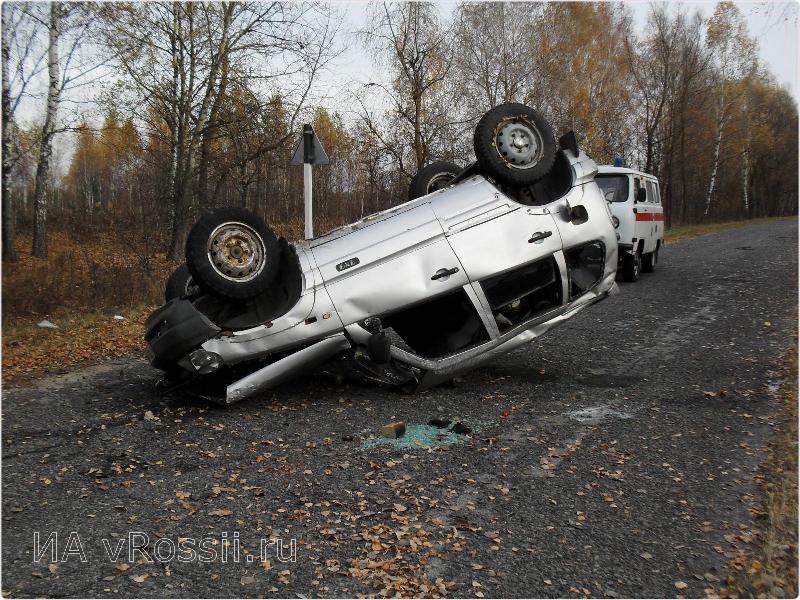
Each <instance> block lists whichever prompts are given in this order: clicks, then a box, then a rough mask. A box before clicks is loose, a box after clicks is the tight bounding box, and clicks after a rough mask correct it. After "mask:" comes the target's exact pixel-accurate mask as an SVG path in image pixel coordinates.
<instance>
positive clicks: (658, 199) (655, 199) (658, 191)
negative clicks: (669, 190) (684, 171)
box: [653, 181, 661, 204]
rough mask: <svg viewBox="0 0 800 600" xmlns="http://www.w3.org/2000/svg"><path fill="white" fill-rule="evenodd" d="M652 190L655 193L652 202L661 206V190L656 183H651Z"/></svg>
mask: <svg viewBox="0 0 800 600" xmlns="http://www.w3.org/2000/svg"><path fill="white" fill-rule="evenodd" d="M653 190H654V191H655V193H656V195H655V196H653V202H655V203H656V204H661V188H660V186H659V185H658V181H654V182H653Z"/></svg>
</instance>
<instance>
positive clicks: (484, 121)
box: [473, 103, 557, 186]
mask: <svg viewBox="0 0 800 600" xmlns="http://www.w3.org/2000/svg"><path fill="white" fill-rule="evenodd" d="M515 126H516V127H515ZM531 135H532V136H534V137H535V138H536V139H535V140H531V139H530V136H531ZM510 139H514V140H517V139H519V140H522V141H521V142H520V143H524V142H525V141H527V142H529V143H527V144H526V145H525V146H518V145H516V144H515V146H514V147H513V148H514V150H513V154H512V155H511V156H509V152H511V151H512V150H511V148H512V146H511V145H510V143H509V142H508V140H510ZM531 141H535V142H536V145H535V146H534V145H533V144H532V143H530V142H531ZM473 144H474V147H475V157H476V158H477V160H478V165H479V166H480V167H481V169H482V170H483V171H484V172H485V173H486V174H487V175H489V176H490V177H493V178H495V179H497V180H498V181H499V182H501V183H506V184H509V185H522V186H528V185H533V184H534V183H536V182H537V181H539V180H540V179H541V178H542V177H544V176H545V175H547V174H548V173H549V172H550V169H552V167H553V164H554V163H555V160H556V152H557V147H556V140H555V136H554V135H553V129H552V128H551V127H550V124H549V123H548V122H547V121H546V120H545V119H544V117H542V115H540V114H539V113H538V112H537V111H535V110H534V109H532V108H531V107H530V106H525V105H524V104H517V103H509V104H501V105H500V106H496V107H495V108H493V109H492V110H490V111H489V112H487V113H486V114H485V115H483V117H482V118H481V120H480V121H479V122H478V125H477V127H475V136H474V138H473ZM504 147H505V148H504Z"/></svg>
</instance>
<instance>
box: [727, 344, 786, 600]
mask: <svg viewBox="0 0 800 600" xmlns="http://www.w3.org/2000/svg"><path fill="white" fill-rule="evenodd" d="M793 341H794V345H793V346H792V348H791V349H790V350H789V351H787V353H786V354H785V355H784V357H783V360H782V361H781V362H782V364H781V368H780V374H781V379H782V383H781V386H780V388H779V390H778V392H777V394H776V397H775V398H776V408H777V414H776V416H775V421H776V425H777V426H776V427H775V436H774V438H773V440H772V441H771V442H770V444H769V447H768V449H767V457H766V459H765V460H764V461H763V462H762V463H761V465H760V467H759V474H758V481H759V487H760V488H761V497H762V506H761V507H760V512H759V514H760V515H761V519H760V521H761V522H760V523H759V530H760V534H759V536H758V537H757V538H756V543H755V544H754V546H753V547H752V550H751V553H750V556H749V557H748V558H749V566H748V567H747V568H746V569H744V570H742V571H741V572H740V573H739V574H738V576H737V577H736V579H735V583H734V585H733V586H731V587H732V588H734V590H735V591H736V594H731V591H734V590H731V587H729V588H728V595H733V596H734V597H736V596H738V597H740V598H796V597H797V594H798V588H797V565H798V562H797V561H798V554H797V545H798V520H797V510H798V504H797V503H798V494H797V492H798V487H797V486H798V477H797V469H798V420H797V419H798V386H797V367H798V363H797V334H795V337H794V340H793Z"/></svg>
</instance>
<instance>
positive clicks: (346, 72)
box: [321, 0, 800, 113]
mask: <svg viewBox="0 0 800 600" xmlns="http://www.w3.org/2000/svg"><path fill="white" fill-rule="evenodd" d="M339 4H340V6H342V8H343V9H344V11H345V14H346V18H345V22H344V24H343V27H342V28H343V30H347V29H349V30H351V31H353V30H358V29H361V28H363V27H365V26H366V24H367V23H366V20H367V11H366V10H365V9H366V3H365V2H359V1H351V2H341V3H339ZM437 4H438V5H439V7H440V11H441V12H442V14H443V16H445V17H446V16H449V15H450V14H452V12H453V9H454V8H455V6H456V5H457V3H456V2H452V1H444V2H438V3H437ZM625 4H626V5H627V6H628V7H629V8H630V9H631V12H632V14H633V20H634V29H635V31H636V32H637V33H639V32H641V31H643V29H644V28H645V25H646V22H647V15H648V12H649V11H650V7H651V4H652V3H651V2H648V1H644V0H638V1H630V2H625ZM670 4H674V5H676V8H678V6H683V7H685V8H686V9H688V10H689V11H691V12H694V11H700V13H701V14H702V15H703V17H705V18H708V17H709V16H711V14H712V13H713V11H714V7H715V6H716V1H714V0H708V1H705V2H670ZM735 4H736V5H737V6H738V7H739V9H740V10H741V11H742V14H744V16H745V18H746V19H747V23H748V28H749V29H750V34H751V35H752V36H753V37H755V38H756V39H757V40H758V45H759V54H760V57H761V60H762V61H763V62H764V63H766V65H768V67H769V70H770V71H771V72H772V74H773V75H774V76H775V78H776V80H777V81H778V83H779V84H781V85H785V86H786V87H787V88H788V89H789V90H790V92H791V94H792V96H793V97H794V99H795V101H797V100H798V98H800V90H798V73H797V70H798V54H797V53H798V46H797V38H798V18H797V14H798V10H797V8H798V5H797V4H796V3H795V2H735ZM376 77H380V73H375V71H374V69H373V68H372V63H371V61H370V60H369V57H367V56H366V55H365V52H364V49H363V47H362V46H361V44H358V43H351V44H349V45H348V49H347V51H346V52H345V53H344V54H343V55H342V56H341V57H340V59H339V60H337V67H336V68H335V69H333V70H332V71H331V72H330V73H328V74H327V76H326V78H325V79H326V81H325V85H324V86H323V87H324V88H325V89H327V90H328V94H330V95H329V96H328V97H327V98H325V99H322V101H321V103H322V104H323V105H326V107H327V108H331V109H334V110H338V111H340V112H345V113H346V112H348V110H349V109H348V103H347V102H346V100H345V98H346V95H347V94H346V92H347V90H348V89H349V88H351V87H352V86H351V82H352V81H354V80H355V81H362V82H364V83H366V82H368V81H370V80H373V79H375V78H376Z"/></svg>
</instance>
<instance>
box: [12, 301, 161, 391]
mask: <svg viewBox="0 0 800 600" xmlns="http://www.w3.org/2000/svg"><path fill="white" fill-rule="evenodd" d="M153 308H154V306H140V307H138V308H135V309H131V310H129V311H123V312H121V313H117V315H118V316H121V317H123V318H122V319H117V318H115V314H114V313H100V312H95V313H89V314H79V315H77V316H73V317H67V316H65V315H64V316H62V317H61V318H59V317H58V316H53V317H50V319H49V320H50V321H51V322H52V323H53V324H55V325H56V328H49V327H39V326H37V324H36V323H31V324H24V325H10V326H5V327H3V361H2V362H3V385H9V384H15V385H17V384H19V385H24V384H26V383H28V382H30V381H31V380H32V379H36V378H38V377H42V376H45V375H49V374H56V373H63V372H64V371H65V370H67V369H72V368H75V367H78V366H82V365H89V364H94V363H99V362H103V361H106V360H109V359H114V358H120V357H123V356H130V355H135V354H138V353H141V352H142V351H143V350H144V341H143V340H142V331H144V322H145V319H147V316H148V315H149V314H150V312H151V311H152V310H153Z"/></svg>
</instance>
